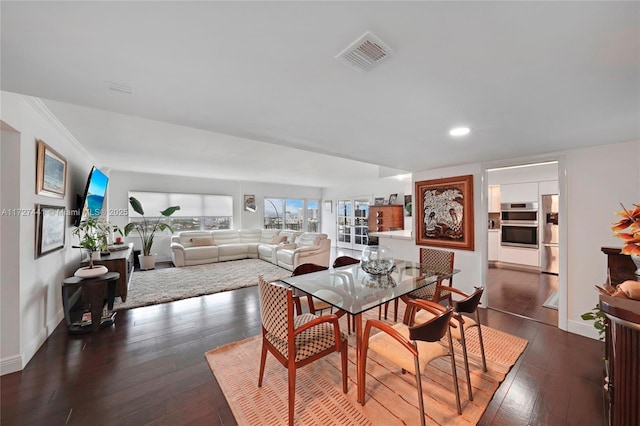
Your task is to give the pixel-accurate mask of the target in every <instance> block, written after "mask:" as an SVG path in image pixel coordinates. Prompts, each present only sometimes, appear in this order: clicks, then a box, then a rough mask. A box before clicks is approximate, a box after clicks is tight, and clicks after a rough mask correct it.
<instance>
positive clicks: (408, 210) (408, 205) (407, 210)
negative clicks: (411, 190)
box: [404, 195, 413, 217]
mask: <svg viewBox="0 0 640 426" xmlns="http://www.w3.org/2000/svg"><path fill="white" fill-rule="evenodd" d="M412 204H413V203H412V202H411V195H405V196H404V215H405V216H407V217H411V214H412V212H413V205H412Z"/></svg>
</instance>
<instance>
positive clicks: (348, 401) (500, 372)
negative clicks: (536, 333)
mask: <svg viewBox="0 0 640 426" xmlns="http://www.w3.org/2000/svg"><path fill="white" fill-rule="evenodd" d="M376 314H377V311H376ZM371 315H372V314H366V315H365V316H369V317H370V318H371ZM376 316H377V315H376ZM344 320H345V318H344V317H343V318H341V329H344V330H346V323H345V322H344ZM468 333H469V334H468V335H467V336H468V337H467V344H468V350H469V364H470V369H471V385H472V389H473V398H474V399H473V401H469V398H468V394H467V386H466V376H465V371H464V363H463V358H462V350H461V347H460V346H459V345H458V344H457V342H455V341H454V344H455V345H456V348H455V352H456V354H455V355H456V370H457V373H458V386H459V389H460V399H461V404H462V415H458V413H457V411H456V403H455V394H454V390H453V380H452V377H451V365H450V362H449V358H440V359H438V360H436V361H433V362H432V363H430V364H429V366H428V367H427V369H426V371H424V372H423V377H422V383H423V394H424V401H425V415H426V422H427V424H431V425H433V424H437V425H475V424H477V422H478V421H479V420H480V417H482V414H483V413H484V411H485V410H486V408H487V406H488V404H489V402H490V401H491V398H492V397H493V394H494V393H495V391H496V389H498V386H499V385H500V383H501V382H502V381H503V380H504V378H505V375H506V374H507V373H508V372H509V370H510V369H511V367H512V366H513V365H514V364H515V362H516V361H517V360H518V358H519V357H520V355H521V354H522V352H523V351H524V349H525V347H526V346H527V341H526V340H524V339H521V338H519V337H516V336H512V335H510V334H507V333H504V332H502V331H499V330H495V329H492V328H489V327H483V328H482V335H483V337H484V345H485V351H486V356H487V367H488V370H489V371H488V372H487V373H485V372H484V371H482V361H481V359H480V353H479V345H478V339H477V333H476V331H475V329H471V330H469V332H468ZM443 343H444V342H443ZM260 349H261V336H254V337H251V338H248V339H245V340H242V341H239V342H234V343H231V344H228V345H225V346H222V347H220V348H216V349H214V350H211V351H209V352H207V353H206V354H205V356H206V359H207V362H208V363H209V366H210V367H211V370H212V371H213V374H214V375H215V377H216V379H217V380H218V383H219V384H220V387H221V388H222V391H223V392H224V395H225V397H226V399H227V401H228V403H229V405H230V406H231V410H232V411H233V414H234V416H235V418H236V420H237V422H238V424H240V425H257V424H260V425H280V424H286V423H287V389H288V387H287V370H286V369H285V368H284V367H283V366H282V365H281V364H280V363H278V362H277V361H276V360H275V359H274V358H273V356H272V355H271V354H268V355H267V363H266V366H265V375H264V380H263V383H262V387H261V388H259V387H258V372H259V368H260ZM348 368H349V392H348V393H347V394H344V393H342V381H341V376H340V355H339V354H337V353H335V354H332V355H329V356H327V357H325V358H324V359H321V360H318V361H316V362H314V363H312V364H310V365H307V366H305V367H303V368H300V369H298V370H297V372H296V408H295V424H297V425H319V426H320V425H346V424H349V425H381V424H384V425H405V424H406V425H419V424H420V411H419V408H418V396H417V389H416V384H415V379H414V377H413V376H412V375H411V374H401V371H400V369H399V368H398V367H397V366H396V365H394V364H393V363H391V362H389V361H387V360H386V359H385V358H383V357H380V356H377V354H375V353H374V352H369V360H368V362H367V379H366V398H365V405H364V406H362V405H360V404H359V403H358V402H357V395H356V393H357V389H356V382H355V377H356V366H355V336H354V335H353V334H352V335H351V336H350V338H349V367H348Z"/></svg>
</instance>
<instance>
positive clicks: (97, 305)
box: [62, 272, 120, 333]
mask: <svg viewBox="0 0 640 426" xmlns="http://www.w3.org/2000/svg"><path fill="white" fill-rule="evenodd" d="M119 278H120V273H119V272H107V273H106V274H104V275H100V276H98V277H95V278H78V277H69V278H66V279H65V280H64V281H62V305H63V308H64V318H65V321H66V324H67V329H68V330H69V333H87V332H89V331H98V330H100V327H108V326H110V325H112V324H113V323H114V320H115V315H116V314H115V312H113V313H111V314H110V315H109V316H108V317H104V318H103V317H102V308H103V307H104V304H105V300H106V301H107V307H108V309H109V310H111V309H113V301H114V298H115V294H116V282H117V281H118V279H119ZM78 303H79V305H80V306H81V307H84V308H85V309H81V310H80V312H78V311H77V310H76V308H77V305H78ZM87 305H90V306H91V322H90V323H89V322H84V323H83V322H82V314H83V313H84V311H85V310H86V306H87Z"/></svg>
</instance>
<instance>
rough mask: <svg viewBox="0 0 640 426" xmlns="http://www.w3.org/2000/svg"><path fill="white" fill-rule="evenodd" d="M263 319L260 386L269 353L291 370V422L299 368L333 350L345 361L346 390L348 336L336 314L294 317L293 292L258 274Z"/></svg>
mask: <svg viewBox="0 0 640 426" xmlns="http://www.w3.org/2000/svg"><path fill="white" fill-rule="evenodd" d="M258 287H259V292H260V315H261V318H262V353H261V356H260V373H259V374H260V375H259V377H258V387H262V378H263V376H264V366H265V362H266V359H267V352H270V353H271V354H272V355H273V356H274V357H275V358H276V359H277V360H278V361H279V362H280V364H282V365H283V366H284V367H285V368H287V370H288V372H289V425H293V419H294V409H295V395H296V370H297V369H298V368H300V367H303V366H305V365H307V364H310V363H312V362H313V361H315V360H317V359H320V358H322V357H324V356H326V355H329V354H332V353H334V352H339V353H340V357H341V361H342V391H343V392H344V393H347V347H348V344H347V336H346V335H345V334H344V333H341V332H340V325H339V324H338V317H337V316H335V315H325V316H321V317H319V316H316V315H313V314H302V315H297V316H294V314H293V309H294V306H293V305H294V303H293V291H292V290H291V289H290V288H287V287H284V286H282V285H280V284H278V283H270V282H268V281H266V280H265V279H264V278H263V277H262V275H260V276H259V277H258Z"/></svg>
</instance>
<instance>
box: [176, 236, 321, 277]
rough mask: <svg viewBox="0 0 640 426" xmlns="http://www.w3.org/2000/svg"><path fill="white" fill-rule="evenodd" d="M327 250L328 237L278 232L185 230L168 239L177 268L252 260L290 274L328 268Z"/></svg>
mask: <svg viewBox="0 0 640 426" xmlns="http://www.w3.org/2000/svg"><path fill="white" fill-rule="evenodd" d="M330 249H331V240H330V239H328V238H327V234H320V233H314V232H299V231H290V230H282V231H281V230H277V229H234V230H215V231H184V232H179V233H177V234H176V235H174V236H172V237H171V260H172V261H173V264H174V265H175V266H177V267H182V266H191V265H202V264H205V263H215V262H222V261H227V260H238V259H251V258H253V259H262V260H264V261H267V262H270V263H273V264H274V265H278V266H280V267H282V268H285V269H288V270H289V271H293V270H294V269H295V268H296V267H297V266H298V265H301V264H303V263H316V264H318V265H323V266H327V267H328V266H329V257H330V256H329V255H330Z"/></svg>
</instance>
